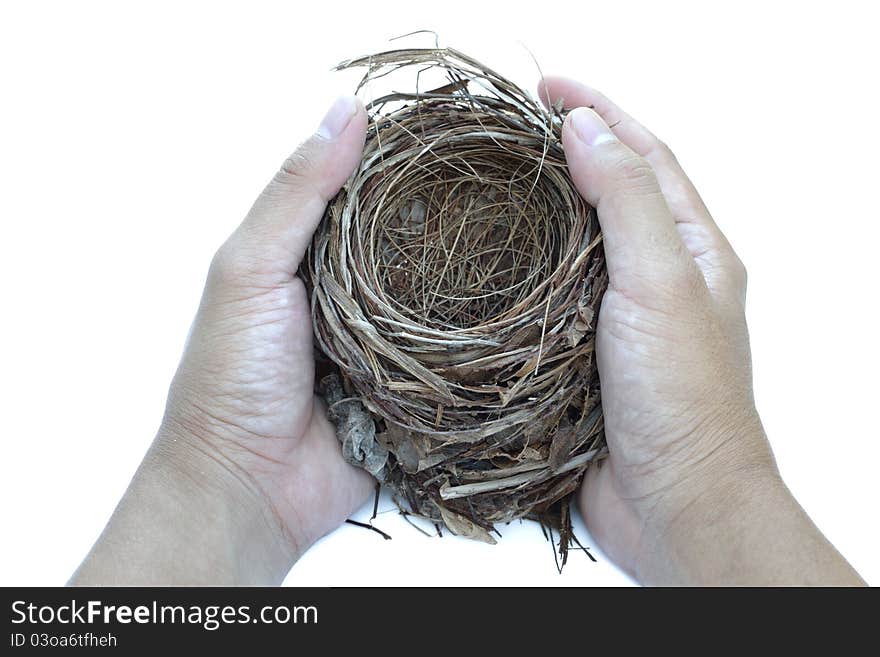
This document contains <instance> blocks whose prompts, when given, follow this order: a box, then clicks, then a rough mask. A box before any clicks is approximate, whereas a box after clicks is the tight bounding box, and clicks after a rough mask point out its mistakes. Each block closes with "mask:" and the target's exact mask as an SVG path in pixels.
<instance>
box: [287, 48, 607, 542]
mask: <svg viewBox="0 0 880 657" xmlns="http://www.w3.org/2000/svg"><path fill="white" fill-rule="evenodd" d="M353 67H364V68H366V74H365V75H364V77H363V78H362V80H361V82H360V84H359V85H358V88H357V91H359V92H360V91H361V90H362V89H363V88H364V87H365V85H367V84H368V83H371V82H373V81H375V80H378V79H379V78H383V77H385V76H387V75H389V74H391V73H399V72H400V71H404V70H406V71H409V72H410V73H414V72H416V71H418V72H419V75H418V76H417V78H416V79H417V84H416V85H415V89H414V90H413V91H405V92H393V93H389V94H386V95H384V96H382V97H379V98H376V99H375V100H372V101H371V102H369V103H368V104H367V112H368V115H369V125H368V131H367V139H366V145H365V148H364V153H363V160H362V162H361V163H360V165H359V166H358V168H357V170H356V171H355V172H354V173H353V174H352V176H351V177H350V179H349V180H348V181H347V183H346V184H345V186H344V188H343V189H342V191H340V192H339V194H338V195H337V196H336V197H335V198H334V199H333V200H332V201H331V202H330V204H329V205H328V208H327V211H326V214H325V216H324V218H323V220H322V222H321V224H320V226H319V227H318V230H317V232H316V233H315V236H314V240H313V242H312V244H311V247H310V249H309V253H308V256H307V259H306V262H305V264H304V271H303V276H304V278H305V280H306V282H307V285H308V287H309V290H310V294H311V301H312V305H311V308H312V318H313V323H314V334H315V340H316V344H317V347H318V348H319V350H320V351H321V352H322V354H323V355H324V356H326V358H327V359H329V361H331V362H332V367H331V368H330V374H329V375H328V376H326V377H322V390H321V391H322V393H323V394H324V396H325V398H326V400H327V403H328V406H329V410H330V416H331V418H332V419H333V420H334V421H335V423H336V426H337V433H338V435H339V438H340V440H341V441H342V443H343V451H344V455H345V457H346V459H347V460H349V461H350V462H351V463H354V464H356V465H359V466H360V467H363V468H365V469H366V470H368V471H369V472H370V473H372V474H373V475H374V476H375V477H376V478H377V479H379V480H380V481H381V482H383V483H384V484H385V485H387V486H389V487H390V488H391V490H392V491H393V493H394V497H395V500H396V502H397V503H398V505H399V506H400V507H401V509H402V510H404V511H405V512H407V513H412V514H415V515H418V516H421V517H424V518H427V519H430V520H431V521H433V522H435V523H437V524H438V525H440V524H441V523H442V524H443V525H445V526H446V527H447V528H448V529H449V530H451V531H452V532H453V533H455V534H459V535H464V536H468V537H471V538H476V539H481V540H484V541H487V542H490V543H494V542H495V540H494V538H493V533H497V530H495V523H499V522H506V521H510V520H513V519H516V518H522V517H530V518H537V519H539V520H542V521H543V522H544V523H545V524H547V525H550V526H551V527H553V528H556V529H557V530H558V531H560V532H561V539H562V540H561V541H560V548H563V547H567V545H568V542H569V541H570V540H571V531H570V530H571V524H570V518H569V516H568V501H569V499H570V496H571V494H572V493H573V492H574V491H575V490H576V488H577V487H578V484H579V483H580V481H581V478H582V476H583V474H584V471H585V470H586V468H587V467H588V465H589V464H590V463H591V461H595V460H596V459H597V457H599V456H602V455H603V454H604V449H603V448H604V433H603V421H602V410H601V404H600V399H599V380H598V376H597V372H596V362H595V358H594V352H595V323H596V316H597V313H598V306H599V303H600V301H601V297H602V294H603V292H604V290H605V287H606V283H607V273H606V268H605V261H604V254H603V250H602V248H601V233H600V230H599V226H598V222H597V220H596V213H595V210H594V209H593V208H592V207H591V206H590V205H589V204H587V203H586V202H585V201H584V200H583V198H582V197H581V196H580V195H579V194H578V192H577V190H576V189H575V187H574V184H573V182H572V180H571V177H570V175H569V172H568V169H567V166H566V163H565V157H564V153H563V150H562V144H561V125H562V119H563V115H562V110H561V106H556V107H551V108H550V109H549V110H545V109H544V108H543V107H542V106H541V105H540V104H539V103H537V102H535V100H533V99H532V98H531V97H530V96H529V95H528V94H527V93H526V92H524V91H523V90H522V89H520V88H519V87H517V86H516V85H515V84H513V83H512V82H510V81H508V80H506V79H505V78H503V77H501V76H500V75H498V74H497V73H495V72H493V71H491V70H489V69H488V68H486V67H485V66H483V65H482V64H480V63H479V62H477V61H475V60H473V59H472V58H470V57H468V56H466V55H464V54H462V53H460V52H457V51H455V50H452V49H449V48H431V49H403V50H394V51H390V52H384V53H380V54H376V55H371V56H369V57H363V58H360V59H354V60H350V61H346V62H343V63H342V64H340V65H339V66H338V67H337V68H338V69H347V68H353ZM430 70H433V71H434V72H438V71H439V72H440V73H441V74H443V75H444V78H443V80H442V81H443V84H442V86H439V87H437V88H433V89H432V90H430V91H419V85H418V79H419V77H423V76H424V74H425V72H426V71H430ZM563 540H564V542H565V546H563V545H562V542H563Z"/></svg>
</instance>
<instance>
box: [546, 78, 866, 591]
mask: <svg viewBox="0 0 880 657" xmlns="http://www.w3.org/2000/svg"><path fill="white" fill-rule="evenodd" d="M539 97H540V98H542V99H543V100H544V101H545V102H548V101H549V102H550V103H555V102H556V101H557V100H558V99H560V98H562V99H563V103H564V106H565V107H567V108H578V109H573V110H572V111H571V112H569V114H568V116H567V118H566V120H565V124H564V128H563V146H564V148H565V154H566V159H567V161H568V164H569V167H570V171H571V175H572V178H573V180H574V182H575V184H576V186H577V187H578V190H579V191H580V192H581V194H582V195H583V196H584V198H586V200H587V201H589V202H590V203H591V204H592V205H593V206H595V207H596V209H597V213H598V217H599V221H600V223H601V226H602V231H603V234H604V247H605V254H606V259H607V263H608V270H609V286H608V290H607V292H606V293H605V297H604V300H603V302H602V307H601V311H600V313H599V320H598V327H597V338H596V352H597V361H598V367H599V377H600V380H601V384H602V406H603V411H604V415H605V432H606V437H607V442H608V447H609V457H608V459H607V461H606V462H604V463H602V464H601V465H600V466H599V467H594V468H590V469H589V471H588V472H587V475H586V478H585V482H584V485H583V488H582V491H581V494H580V499H579V503H580V508H581V512H582V514H583V516H584V519H585V521H586V523H587V526H588V528H589V530H590V532H591V533H592V534H593V537H594V538H595V539H596V541H597V542H598V543H599V545H600V547H602V549H603V550H604V551H605V552H606V554H608V556H609V557H610V558H611V559H613V560H614V561H615V562H616V563H618V564H619V565H620V566H621V567H623V568H624V569H625V570H627V571H628V572H629V573H630V574H632V575H633V576H634V577H635V578H636V579H638V580H639V581H642V582H645V581H647V582H658V581H659V582H676V583H682V582H694V581H707V580H710V581H719V580H724V577H723V576H721V575H719V574H718V573H717V572H716V571H714V570H712V566H711V565H710V564H707V563H706V562H705V561H703V562H699V563H694V562H693V561H688V559H687V558H685V557H684V556H683V555H684V554H685V553H686V552H687V551H688V550H691V549H696V550H698V551H699V549H700V548H699V546H698V543H699V540H698V535H700V534H702V533H706V531H707V530H706V523H710V524H712V523H715V524H717V527H718V531H719V532H720V531H722V528H723V530H724V531H726V530H727V529H729V527H728V525H730V523H731V522H732V521H734V519H735V523H734V524H736V523H738V522H739V515H738V514H739V513H740V511H741V509H739V508H733V507H734V506H742V507H747V506H749V505H750V504H752V503H756V504H758V505H759V506H760V505H763V504H765V503H767V502H768V501H769V500H772V499H777V498H785V499H788V500H789V501H790V504H788V502H786V504H788V506H790V507H792V508H795V507H796V510H797V511H798V512H799V513H800V515H801V516H803V518H804V519H805V518H806V516H805V515H804V514H803V511H802V510H800V507H797V504H796V502H794V500H793V498H791V496H790V494H789V493H788V492H787V490H786V489H785V487H784V485H783V484H782V481H781V479H780V477H779V473H778V471H777V468H776V465H775V462H774V459H773V455H772V453H771V450H770V446H769V444H768V442H767V439H766V437H765V434H764V431H763V428H762V426H761V421H760V418H759V416H758V413H757V411H756V409H755V403H754V398H753V395H752V374H751V363H750V350H749V340H748V331H747V329H746V321H745V294H746V272H745V269H744V267H743V264H742V263H741V262H740V260H739V258H738V257H737V255H736V254H735V253H734V251H733V249H732V248H731V246H730V244H729V243H728V241H727V239H726V238H725V237H724V235H723V234H722V233H721V231H720V230H719V228H718V226H717V225H716V224H715V222H714V221H713V220H712V217H711V216H710V215H709V212H708V210H707V209H706V206H705V205H704V203H703V201H702V200H701V198H700V196H699V194H698V193H697V190H696V189H695V188H694V186H693V184H692V183H691V182H690V180H688V178H687V176H686V175H685V173H684V171H683V170H682V168H681V166H680V165H679V163H678V162H677V160H676V159H675V157H674V156H673V154H672V153H671V152H670V150H669V149H668V148H667V147H666V145H665V144H663V143H662V142H661V141H659V140H658V139H657V138H656V137H655V136H654V135H653V134H651V133H650V132H649V131H648V130H647V129H645V128H644V127H643V126H642V125H640V124H639V123H638V122H636V121H635V120H634V119H633V118H632V117H630V116H628V115H627V114H625V113H624V112H622V111H621V110H620V109H619V108H618V107H617V106H615V105H614V104H613V103H612V102H610V101H609V100H608V99H607V98H605V97H604V96H603V95H601V94H600V93H598V92H596V91H594V90H592V89H590V88H588V87H585V86H583V85H581V84H579V83H577V82H573V81H571V80H567V79H563V78H546V79H545V80H544V82H543V83H542V84H541V86H540V88H539ZM590 107H592V108H594V109H589V108H590ZM609 125H610V126H613V128H609ZM782 506H785V504H783V505H782ZM793 517H794V516H792V518H793ZM806 522H807V523H809V520H808V519H807V520H806ZM725 523H726V524H725ZM801 524H802V523H801ZM712 526H715V525H712ZM810 527H812V525H811V524H810ZM813 529H815V528H813ZM731 531H732V530H731ZM816 533H818V532H817V531H816ZM819 536H820V538H821V535H819ZM706 540H707V541H708V544H709V546H710V547H709V548H708V549H710V550H711V549H713V548H712V547H711V546H712V545H713V543H714V542H723V541H728V540H730V541H733V542H735V541H736V540H737V539H736V538H735V537H730V536H725V535H723V534H722V535H721V536H719V535H717V534H712V535H711V536H709V535H707V536H706ZM822 540H823V541H824V538H822ZM682 543H686V544H687V545H686V546H684V547H683V546H682ZM826 543H827V542H826ZM827 547H829V548H831V550H832V551H833V547H831V546H830V544H828V546H827ZM721 552H723V550H719V553H718V557H719V559H720V558H721ZM835 554H836V553H835ZM838 556H839V555H838ZM759 558H760V557H759ZM841 561H842V559H841ZM844 564H845V562H844ZM718 567H719V568H722V569H723V568H730V567H732V566H731V564H723V563H721V564H718ZM847 568H848V566H847ZM697 571H699V572H697ZM739 574H741V575H742V576H743V577H746V578H747V579H749V574H748V572H743V573H739ZM852 574H853V575H854V574H855V573H852ZM753 575H754V573H753ZM857 577H858V576H857V575H856V578H857ZM701 578H702V579H701ZM757 579H760V577H759V576H758V575H755V578H752V579H751V580H750V581H756V580H757Z"/></svg>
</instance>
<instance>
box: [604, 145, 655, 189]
mask: <svg viewBox="0 0 880 657" xmlns="http://www.w3.org/2000/svg"><path fill="white" fill-rule="evenodd" d="M609 174H610V175H611V177H612V178H613V179H614V181H615V182H616V183H617V185H618V186H620V187H621V188H623V189H625V190H633V191H645V190H649V191H653V190H655V189H656V188H657V176H656V174H655V173H654V169H653V168H652V167H651V164H650V163H649V162H648V161H647V160H646V159H645V158H643V157H641V156H639V155H636V154H635V153H632V152H628V153H624V154H621V155H620V157H618V158H617V159H615V160H614V161H613V162H612V163H611V166H610V167H609Z"/></svg>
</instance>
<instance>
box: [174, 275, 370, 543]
mask: <svg viewBox="0 0 880 657" xmlns="http://www.w3.org/2000/svg"><path fill="white" fill-rule="evenodd" d="M218 269H219V271H218ZM227 274H230V272H224V271H223V269H222V267H220V268H218V267H215V268H214V271H213V272H212V277H213V278H215V279H216V278H217V277H218V276H219V277H221V278H226V276H227ZM231 275H232V276H234V277H235V278H236V279H237V280H238V281H239V283H238V285H237V287H236V289H235V293H234V294H232V295H229V294H228V293H227V292H226V288H227V287H228V286H224V285H222V284H221V285H213V283H215V282H217V281H209V294H208V295H207V296H206V301H205V302H203V305H202V308H201V309H200V311H199V317H198V318H197V324H196V330H194V331H193V335H194V336H198V338H194V340H193V342H192V343H191V344H190V345H189V348H188V350H187V355H186V357H185V360H184V367H182V368H181V374H179V376H185V377H186V376H190V375H189V372H192V376H194V377H198V378H199V380H198V381H191V382H186V383H188V385H186V386H185V387H186V388H196V389H198V390H201V391H204V399H206V400H209V401H205V402H204V403H203V404H199V405H198V406H199V407H200V408H199V411H200V415H201V418H200V420H199V421H200V422H202V423H203V424H204V426H205V428H206V429H207V430H209V431H210V433H211V436H212V440H216V441H217V442H218V446H219V447H220V448H222V449H224V451H225V453H226V454H227V456H228V457H229V458H230V459H232V460H233V461H234V463H235V464H236V465H237V466H238V467H240V468H241V469H243V470H244V471H245V472H246V473H247V475H248V476H249V477H250V478H252V480H253V481H254V482H255V483H256V484H257V485H258V486H259V488H260V489H261V490H262V491H263V492H264V493H265V495H266V496H267V497H268V498H269V500H270V501H271V503H272V505H273V507H274V508H275V510H276V512H277V513H278V514H279V517H281V518H282V520H283V521H284V523H285V525H286V526H287V527H288V528H291V529H292V530H293V531H294V532H295V533H296V534H301V535H304V536H305V540H307V541H308V542H312V541H314V540H315V539H317V538H318V537H320V536H321V535H322V534H324V533H325V532H326V531H329V529H331V528H332V526H335V524H336V523H338V522H339V521H341V520H342V519H344V518H345V515H346V514H347V513H348V512H349V510H350V509H351V508H353V507H354V506H356V505H357V504H358V503H359V502H360V500H362V499H363V497H364V496H365V495H366V491H368V490H369V485H370V484H369V478H368V477H367V475H366V474H365V473H363V472H362V471H360V470H356V469H355V468H353V467H351V466H349V465H348V464H346V463H345V462H344V461H343V460H342V458H341V456H340V448H339V445H338V442H337V440H336V437H335V431H334V428H333V426H332V424H331V423H330V422H329V421H328V419H327V415H326V411H325V409H324V407H323V404H322V403H321V402H320V400H316V398H315V396H314V392H313V388H314V369H315V368H314V360H313V352H312V331H311V320H310V313H309V306H308V302H307V297H306V292H305V288H304V286H303V284H302V282H301V281H300V280H299V279H297V278H295V279H293V280H292V281H290V282H287V283H283V284H278V285H271V286H268V287H251V288H248V287H246V286H244V285H242V284H241V283H242V281H243V280H246V278H245V277H244V276H243V275H242V272H235V273H231ZM215 289H216V290H218V291H217V293H216V294H215V293H214V291H215ZM200 325H201V326H200ZM187 359H196V360H197V361H198V364H199V366H198V367H193V368H189V367H186V366H185V365H186V360H187ZM294 500H295V501H296V505H297V507H299V508H303V505H307V506H306V508H309V509H311V510H312V511H313V513H310V514H309V518H311V519H304V518H303V517H301V516H298V515H297V513H296V512H295V510H294V506H293V503H292V502H293V501H294ZM328 522H332V525H329V526H325V525H326V524H327V523H328Z"/></svg>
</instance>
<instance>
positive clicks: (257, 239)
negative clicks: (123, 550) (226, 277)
mask: <svg viewBox="0 0 880 657" xmlns="http://www.w3.org/2000/svg"><path fill="white" fill-rule="evenodd" d="M366 126H367V114H366V112H365V110H364V106H363V104H362V103H361V101H360V100H359V99H358V98H356V97H355V96H343V97H341V98H339V99H338V100H337V101H336V102H335V103H333V105H332V106H331V107H330V109H329V110H328V112H327V114H326V115H325V117H324V119H323V120H322V121H321V124H320V126H319V127H318V129H317V130H316V131H315V133H314V134H313V135H312V136H311V137H309V138H308V139H307V140H306V141H305V142H303V143H302V144H301V145H300V146H299V148H297V149H296V151H294V153H293V154H291V155H290V157H288V158H287V160H285V162H284V164H282V166H281V168H280V169H279V171H278V173H276V174H275V177H274V178H273V179H272V180H271V181H270V182H269V184H268V185H267V186H266V188H265V189H264V190H263V193H262V194H260V196H259V198H258V199H257V200H256V202H255V203H254V205H253V207H252V208H251V210H250V212H248V215H247V217H246V218H245V220H244V221H243V222H242V223H241V225H240V226H239V227H238V229H236V231H235V232H234V233H233V234H232V236H231V237H230V238H229V240H227V242H226V244H224V245H223V247H222V248H221V253H223V254H225V256H226V257H229V258H232V259H234V260H235V261H236V262H237V263H238V266H237V267H236V269H238V270H241V269H245V270H246V272H242V273H247V274H248V278H252V277H258V278H259V281H260V282H261V283H263V282H284V281H286V280H290V277H291V276H293V275H294V274H295V273H296V270H297V268H298V267H299V263H300V261H301V260H302V258H303V255H304V253H305V251H306V248H307V247H308V245H309V242H310V241H311V239H312V234H313V233H314V232H315V228H316V227H317V225H318V222H319V221H320V220H321V217H322V216H323V214H324V210H325V208H326V206H327V202H328V201H329V200H330V199H332V198H333V196H334V195H335V194H336V193H337V192H338V191H339V189H340V188H341V187H342V185H343V184H344V183H345V181H346V180H347V179H348V177H349V176H350V175H351V173H352V171H353V170H354V168H355V167H356V166H357V164H358V162H360V160H361V156H362V153H363V148H364V140H365V138H366ZM218 255H219V254H218ZM272 279H274V280H272Z"/></svg>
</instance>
